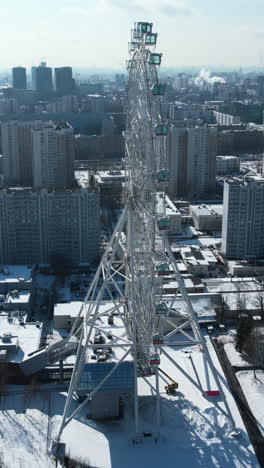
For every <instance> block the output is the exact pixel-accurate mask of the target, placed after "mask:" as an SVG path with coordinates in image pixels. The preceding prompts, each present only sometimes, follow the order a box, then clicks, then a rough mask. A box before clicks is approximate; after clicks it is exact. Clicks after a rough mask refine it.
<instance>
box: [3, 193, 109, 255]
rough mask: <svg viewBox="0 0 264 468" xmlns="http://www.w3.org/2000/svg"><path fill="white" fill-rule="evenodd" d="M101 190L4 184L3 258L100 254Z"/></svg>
mask: <svg viewBox="0 0 264 468" xmlns="http://www.w3.org/2000/svg"><path fill="white" fill-rule="evenodd" d="M99 218H100V194H99V191H98V188H97V187H96V185H93V186H91V187H90V188H89V189H75V190H62V191H60V190H56V191H50V190H49V191H48V190H46V189H42V190H32V189H25V188H18V189H16V190H14V189H4V190H0V262H1V263H2V264H10V263H11V264H12V263H15V264H34V263H50V262H51V261H52V258H53V257H54V256H58V255H59V256H60V258H62V257H63V258H64V259H65V261H67V262H74V263H75V264H78V263H81V262H92V261H94V260H95V259H96V258H97V257H98V254H99V238H100V230H99Z"/></svg>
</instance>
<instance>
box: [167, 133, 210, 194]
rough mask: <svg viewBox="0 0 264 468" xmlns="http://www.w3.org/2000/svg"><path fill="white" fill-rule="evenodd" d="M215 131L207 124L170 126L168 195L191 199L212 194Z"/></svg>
mask: <svg viewBox="0 0 264 468" xmlns="http://www.w3.org/2000/svg"><path fill="white" fill-rule="evenodd" d="M216 152H217V130H216V128H209V127H206V126H204V127H194V128H177V127H172V128H170V134H169V137H168V153H169V154H168V159H169V168H170V175H171V180H170V188H169V191H170V195H171V196H174V197H175V196H177V197H185V198H188V199H190V200H197V199H203V198H208V197H211V196H213V195H214V193H215V179H216Z"/></svg>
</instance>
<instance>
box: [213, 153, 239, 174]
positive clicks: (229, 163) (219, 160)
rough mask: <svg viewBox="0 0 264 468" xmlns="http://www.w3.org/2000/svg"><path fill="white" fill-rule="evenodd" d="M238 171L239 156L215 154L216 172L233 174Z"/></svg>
mask: <svg viewBox="0 0 264 468" xmlns="http://www.w3.org/2000/svg"><path fill="white" fill-rule="evenodd" d="M239 171H240V158H238V157H237V156H216V173H217V174H219V175H224V174H233V173H238V172H239Z"/></svg>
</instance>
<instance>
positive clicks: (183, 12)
mask: <svg viewBox="0 0 264 468" xmlns="http://www.w3.org/2000/svg"><path fill="white" fill-rule="evenodd" d="M159 10H160V12H161V13H163V14H164V15H167V16H191V15H192V10H191V9H190V8H187V7H185V6H184V5H173V4H170V3H166V4H165V5H162V6H160V8H159Z"/></svg>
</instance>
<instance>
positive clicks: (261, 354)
mask: <svg viewBox="0 0 264 468" xmlns="http://www.w3.org/2000/svg"><path fill="white" fill-rule="evenodd" d="M243 348H244V351H245V352H246V353H247V355H248V357H249V358H250V360H251V362H252V365H253V371H254V378H255V379H256V380H258V378H257V375H256V367H257V366H263V364H264V330H263V328H260V327H255V328H254V329H253V330H252V331H251V334H250V335H249V336H248V338H247V339H246V340H245V343H244V346H243Z"/></svg>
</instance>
